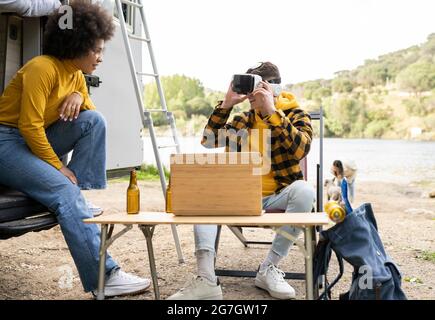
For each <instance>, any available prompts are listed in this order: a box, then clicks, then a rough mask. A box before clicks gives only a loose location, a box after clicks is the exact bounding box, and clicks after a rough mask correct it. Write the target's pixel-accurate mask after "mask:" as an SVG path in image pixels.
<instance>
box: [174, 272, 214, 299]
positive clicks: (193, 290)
mask: <svg viewBox="0 0 435 320" xmlns="http://www.w3.org/2000/svg"><path fill="white" fill-rule="evenodd" d="M167 300H222V288H221V285H220V284H219V280H218V281H217V283H214V282H211V281H209V280H207V279H205V278H203V277H200V276H194V277H193V278H192V279H191V280H189V281H188V282H186V284H185V285H184V286H183V288H181V289H180V290H179V291H178V292H177V293H175V294H173V295H172V296H170V297H169V298H167Z"/></svg>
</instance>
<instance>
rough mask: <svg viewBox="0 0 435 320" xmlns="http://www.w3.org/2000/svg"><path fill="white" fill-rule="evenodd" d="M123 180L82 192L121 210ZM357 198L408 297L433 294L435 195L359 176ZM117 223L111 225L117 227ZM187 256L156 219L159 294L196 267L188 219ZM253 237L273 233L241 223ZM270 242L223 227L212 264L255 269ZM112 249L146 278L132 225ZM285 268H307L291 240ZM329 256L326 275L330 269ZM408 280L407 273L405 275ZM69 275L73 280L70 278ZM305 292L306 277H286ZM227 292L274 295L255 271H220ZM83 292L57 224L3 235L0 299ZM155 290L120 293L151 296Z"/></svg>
mask: <svg viewBox="0 0 435 320" xmlns="http://www.w3.org/2000/svg"><path fill="white" fill-rule="evenodd" d="M140 186H141V188H140V189H141V208H142V209H143V210H150V211H152V210H156V211H162V210H163V208H164V202H163V196H162V192H161V189H160V185H159V183H158V182H141V183H140ZM126 188H127V182H112V183H110V184H109V187H108V189H107V190H104V191H86V192H85V196H86V198H87V199H88V200H91V201H92V202H94V203H95V204H98V205H101V206H103V207H104V208H105V213H104V214H105V215H109V214H111V213H116V212H123V210H124V206H125V190H126ZM356 191H357V196H356V201H355V202H356V203H357V204H361V203H363V202H370V203H372V205H373V208H374V211H375V214H376V218H377V221H378V225H379V230H380V234H381V238H382V240H383V243H384V245H385V248H386V251H387V252H388V253H389V254H390V255H391V257H392V258H393V260H394V261H395V262H396V263H397V264H398V266H399V269H400V271H401V272H402V274H403V281H402V286H403V289H404V291H405V293H406V294H407V296H408V298H409V299H435V262H434V261H433V260H432V261H430V260H425V259H423V257H424V252H434V251H435V199H430V198H429V197H428V193H429V191H433V190H424V189H422V188H419V187H417V186H413V185H397V184H387V183H374V182H360V183H359V184H358V186H357V190H356ZM120 229H121V227H117V228H116V229H115V231H116V230H120ZM178 233H179V237H180V242H181V247H182V250H183V254H184V258H185V260H186V262H185V263H184V264H179V263H178V259H177V254H176V251H175V247H174V242H173V238H172V233H171V229H170V227H169V226H158V227H157V228H156V231H155V235H154V250H155V254H156V263H157V270H158V273H159V285H160V293H161V297H162V299H164V298H166V297H168V296H169V295H171V294H173V293H174V292H176V291H177V289H179V288H180V287H181V286H182V285H183V284H184V282H185V281H186V280H187V279H188V278H189V277H191V275H192V274H194V273H195V270H196V267H195V259H194V255H193V250H194V241H193V232H192V226H178ZM244 233H245V235H246V236H247V237H248V238H250V239H258V240H268V239H272V236H273V233H272V231H271V230H262V229H245V231H244ZM267 250H268V248H267V246H261V245H253V246H251V247H249V248H245V247H244V246H243V245H242V244H241V243H240V242H239V241H238V240H237V239H236V238H235V236H234V235H233V234H232V233H231V232H230V231H229V230H228V229H227V228H224V229H223V231H222V237H221V245H220V252H219V255H218V259H217V265H218V267H220V268H233V269H244V270H255V269H256V268H257V266H258V263H260V262H261V261H262V259H263V258H264V257H265V255H266V253H267ZM109 251H110V253H111V255H112V256H113V257H114V258H115V259H116V260H117V261H118V262H119V264H120V265H121V266H122V268H123V269H124V270H125V271H128V272H133V273H135V274H138V275H140V276H144V277H149V276H150V271H149V268H148V258H147V257H148V256H147V251H146V243H145V240H144V237H143V235H142V233H141V231H140V230H139V229H138V228H137V227H135V228H133V229H132V230H131V231H129V232H128V233H127V234H125V235H124V236H122V237H121V238H120V239H118V240H117V241H115V242H114V244H113V245H112V246H111V247H110V249H109ZM280 268H281V269H283V270H285V271H287V272H304V264H303V258H302V255H301V254H300V253H299V251H298V249H297V247H296V246H295V247H293V248H292V250H291V251H290V254H289V256H288V257H287V258H286V259H285V260H284V261H283V263H282V264H281V265H280ZM336 270H337V268H336V265H335V264H334V263H332V265H331V272H330V276H329V277H330V278H332V277H333V276H334V275H335V271H336ZM351 270H352V269H351V267H350V266H349V265H346V266H345V276H344V278H343V279H342V280H341V281H340V282H339V283H338V284H337V286H336V287H335V289H334V290H333V298H335V299H337V298H338V295H339V293H343V292H345V291H347V290H348V288H349V285H350V277H351ZM405 279H406V280H405ZM70 280H72V281H70ZM289 282H290V284H291V285H292V286H294V288H295V289H296V292H297V297H298V299H304V297H305V286H304V282H303V281H297V280H289ZM221 283H222V286H223V292H224V299H243V300H245V299H246V300H251V299H259V300H261V299H271V298H270V297H269V296H268V294H267V293H265V292H264V291H261V290H260V289H257V288H256V287H255V286H254V281H253V279H252V278H229V277H222V278H221ZM92 298H93V297H92V296H91V295H90V294H88V293H84V292H83V289H82V287H81V283H80V280H79V278H78V275H77V271H76V269H75V266H74V263H73V261H72V258H71V256H70V254H69V251H68V248H67V246H66V244H65V241H64V240H63V236H62V234H61V232H60V229H59V227H55V228H53V229H51V230H48V231H43V232H39V233H28V234H26V235H24V236H21V237H19V238H14V239H9V240H5V241H0V299H50V300H51V299H92ZM153 298H154V294H153V291H152V290H150V291H149V292H147V293H144V294H141V295H137V296H133V297H128V298H117V299H147V300H150V299H153Z"/></svg>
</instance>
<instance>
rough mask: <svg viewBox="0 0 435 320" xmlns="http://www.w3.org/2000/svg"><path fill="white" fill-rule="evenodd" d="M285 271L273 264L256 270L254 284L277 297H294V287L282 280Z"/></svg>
mask: <svg viewBox="0 0 435 320" xmlns="http://www.w3.org/2000/svg"><path fill="white" fill-rule="evenodd" d="M284 276H285V273H284V272H283V271H281V270H279V269H278V268H277V267H275V266H274V265H273V264H270V265H269V266H267V267H266V268H265V269H264V270H260V269H259V270H258V272H257V276H256V277H255V286H257V287H259V288H261V289H264V290H266V291H267V292H269V294H270V295H271V296H272V297H274V298H277V299H295V297H296V293H295V289H293V287H292V286H291V285H289V284H288V283H287V282H286V281H285V280H284Z"/></svg>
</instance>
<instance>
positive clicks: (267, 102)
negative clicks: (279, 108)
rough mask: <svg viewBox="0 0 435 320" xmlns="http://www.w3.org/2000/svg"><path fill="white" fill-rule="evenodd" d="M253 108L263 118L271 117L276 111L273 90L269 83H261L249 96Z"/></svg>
mask: <svg viewBox="0 0 435 320" xmlns="http://www.w3.org/2000/svg"><path fill="white" fill-rule="evenodd" d="M248 98H249V102H250V103H251V106H252V108H254V109H255V110H257V111H259V112H261V115H262V116H267V115H271V114H273V113H274V112H275V111H276V108H275V102H274V98H273V90H272V87H271V86H270V84H269V83H267V82H265V81H261V82H260V85H259V87H258V88H257V89H255V90H254V91H253V92H252V93H250V94H249V95H248Z"/></svg>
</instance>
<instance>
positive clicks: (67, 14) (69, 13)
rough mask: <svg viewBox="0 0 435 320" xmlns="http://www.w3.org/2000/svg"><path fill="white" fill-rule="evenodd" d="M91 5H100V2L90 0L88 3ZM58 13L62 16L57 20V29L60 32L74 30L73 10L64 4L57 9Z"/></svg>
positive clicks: (99, 0) (98, 0)
mask: <svg viewBox="0 0 435 320" xmlns="http://www.w3.org/2000/svg"><path fill="white" fill-rule="evenodd" d="M90 2H91V3H92V4H100V5H101V3H102V1H101V0H91V1H90ZM58 11H59V13H60V14H62V16H61V17H60V18H59V22H58V25H59V28H60V29H61V30H66V29H69V30H72V29H73V28H74V23H73V14H74V13H73V8H72V7H71V6H70V5H68V4H65V5H63V6H60V7H59V9H58Z"/></svg>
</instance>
